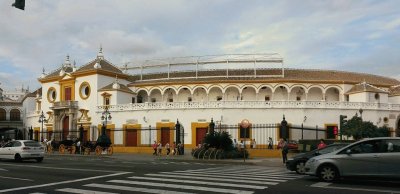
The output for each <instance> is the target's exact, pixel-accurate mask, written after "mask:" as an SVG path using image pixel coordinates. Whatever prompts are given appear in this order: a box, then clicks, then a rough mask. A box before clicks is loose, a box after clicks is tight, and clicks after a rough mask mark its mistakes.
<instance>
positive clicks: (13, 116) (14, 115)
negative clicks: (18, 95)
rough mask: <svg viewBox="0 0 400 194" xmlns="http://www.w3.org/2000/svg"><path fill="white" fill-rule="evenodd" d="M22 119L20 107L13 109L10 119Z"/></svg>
mask: <svg viewBox="0 0 400 194" xmlns="http://www.w3.org/2000/svg"><path fill="white" fill-rule="evenodd" d="M20 120H21V113H20V112H19V110H18V109H12V110H11V111H10V121H20Z"/></svg>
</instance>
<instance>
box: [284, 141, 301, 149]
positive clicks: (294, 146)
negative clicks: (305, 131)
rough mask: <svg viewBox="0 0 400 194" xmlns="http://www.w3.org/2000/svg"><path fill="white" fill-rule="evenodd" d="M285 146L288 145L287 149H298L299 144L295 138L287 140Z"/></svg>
mask: <svg viewBox="0 0 400 194" xmlns="http://www.w3.org/2000/svg"><path fill="white" fill-rule="evenodd" d="M287 146H288V149H289V150H298V149H299V144H298V143H297V141H295V140H289V141H288V144H287Z"/></svg>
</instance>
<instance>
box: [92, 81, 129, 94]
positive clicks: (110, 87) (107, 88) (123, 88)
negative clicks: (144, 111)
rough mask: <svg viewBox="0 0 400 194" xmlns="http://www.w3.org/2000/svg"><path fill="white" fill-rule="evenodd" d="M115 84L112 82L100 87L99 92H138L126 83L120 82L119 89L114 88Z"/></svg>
mask: <svg viewBox="0 0 400 194" xmlns="http://www.w3.org/2000/svg"><path fill="white" fill-rule="evenodd" d="M118 84H119V83H118ZM113 85H114V83H111V84H109V85H107V86H105V87H103V88H101V89H99V90H98V91H99V92H100V91H121V92H126V93H130V94H136V93H135V92H133V91H132V90H131V89H129V88H128V87H127V86H126V85H123V84H119V88H118V89H115V88H113Z"/></svg>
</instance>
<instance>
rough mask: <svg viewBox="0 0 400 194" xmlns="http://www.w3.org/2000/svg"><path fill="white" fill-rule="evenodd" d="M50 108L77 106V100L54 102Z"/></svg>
mask: <svg viewBox="0 0 400 194" xmlns="http://www.w3.org/2000/svg"><path fill="white" fill-rule="evenodd" d="M50 108H51V109H65V108H78V101H69V100H68V101H59V102H54V104H53V106H52V107H50Z"/></svg>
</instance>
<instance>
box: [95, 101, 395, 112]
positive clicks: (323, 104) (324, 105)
mask: <svg viewBox="0 0 400 194" xmlns="http://www.w3.org/2000/svg"><path fill="white" fill-rule="evenodd" d="M214 108H215V109H221V108H227V109H228V108H246V109H266V108H294V109H295V108H315V109H360V108H361V109H364V110H396V111H399V110H400V104H383V103H366V102H339V101H209V102H145V103H134V104H133V103H130V104H118V105H109V106H108V110H109V111H132V110H164V109H214ZM104 109H105V106H97V111H103V110H104Z"/></svg>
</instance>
